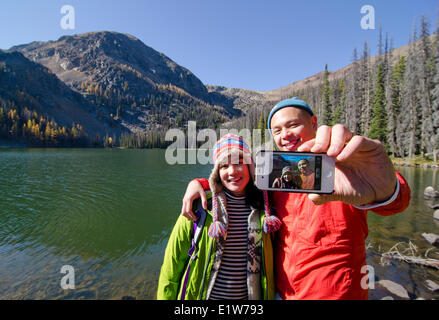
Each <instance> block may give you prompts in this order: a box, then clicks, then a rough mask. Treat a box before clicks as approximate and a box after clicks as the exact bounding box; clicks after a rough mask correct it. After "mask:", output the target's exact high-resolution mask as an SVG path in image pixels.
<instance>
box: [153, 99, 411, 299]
mask: <svg viewBox="0 0 439 320" xmlns="http://www.w3.org/2000/svg"><path fill="white" fill-rule="evenodd" d="M267 126H268V129H269V130H270V133H271V135H272V137H273V139H274V142H275V145H276V147H277V148H278V149H279V150H280V151H300V152H314V153H321V152H324V153H326V154H327V155H328V156H330V157H334V158H335V160H336V168H335V181H334V193H333V194H329V195H328V194H304V193H287V192H277V191H276V192H271V193H270V194H267V192H266V191H264V192H262V191H260V190H258V189H257V188H256V187H255V186H254V164H253V161H252V159H251V153H250V150H249V148H248V147H247V145H246V143H245V142H244V141H243V139H242V138H240V137H238V136H234V135H227V136H225V137H223V138H221V139H220V140H219V141H218V142H217V143H216V145H215V148H214V168H213V170H212V173H211V175H210V177H209V179H208V180H207V179H195V180H193V181H191V182H190V183H189V185H188V187H187V190H186V193H185V195H184V198H183V204H182V210H181V215H180V217H179V219H178V221H177V223H176V225H175V227H174V229H173V231H172V234H171V236H170V239H169V242H168V245H167V248H166V252H165V257H164V262H163V266H162V269H161V273H160V278H159V284H158V292H157V298H158V299H273V298H274V297H275V296H276V298H277V299H313V300H320V299H328V300H329V299H331V300H332V299H356V300H357V299H358V300H359V299H368V288H367V286H365V285H364V283H365V281H362V279H363V278H364V277H365V276H366V277H367V275H365V274H364V273H362V270H364V268H363V267H364V266H365V265H366V249H365V239H366V237H367V235H368V225H367V211H368V210H370V211H372V212H374V213H377V214H379V215H382V216H388V215H393V214H396V213H398V212H402V211H404V210H405V209H406V208H407V207H408V205H409V202H410V188H409V186H408V184H407V182H406V181H405V179H404V178H403V177H402V176H401V175H400V174H399V173H398V172H397V171H395V169H394V167H393V164H392V162H391V160H390V159H389V157H388V155H387V153H386V151H385V149H384V147H383V145H382V144H381V143H380V141H378V140H372V139H369V138H366V137H363V136H358V135H354V134H353V133H352V132H351V131H349V130H348V129H347V128H346V127H345V126H343V125H340V124H337V125H334V126H333V127H330V126H326V125H322V126H320V127H317V117H316V116H315V115H314V113H313V111H312V110H311V108H310V107H309V106H308V104H307V103H306V102H304V101H302V100H300V99H298V98H290V99H286V100H283V101H281V102H279V103H278V104H277V105H275V106H274V108H273V109H272V110H271V112H270V114H269V116H268V123H267ZM233 160H235V161H233ZM196 199H200V201H201V206H202V207H203V208H204V210H206V212H207V214H206V219H205V222H204V225H203V227H202V228H200V230H201V235H200V237H199V238H197V239H196V243H194V245H193V243H192V242H193V240H194V233H195V230H196V228H195V226H196V225H197V223H194V221H197V219H198V218H197V217H196V216H195V214H194V212H193V209H196V208H195V205H194V200H196ZM273 209H274V210H273ZM197 212H200V210H197ZM272 213H275V215H274V214H272ZM198 221H199V220H198ZM192 248H193V250H192V252H190V255H188V251H190V250H191V249H192Z"/></svg>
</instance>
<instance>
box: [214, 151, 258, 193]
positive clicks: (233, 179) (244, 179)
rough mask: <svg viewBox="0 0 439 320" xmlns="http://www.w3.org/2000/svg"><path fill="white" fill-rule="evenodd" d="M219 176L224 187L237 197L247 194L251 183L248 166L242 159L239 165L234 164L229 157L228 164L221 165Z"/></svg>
mask: <svg viewBox="0 0 439 320" xmlns="http://www.w3.org/2000/svg"><path fill="white" fill-rule="evenodd" d="M219 176H220V179H221V183H222V185H223V186H224V187H225V188H227V189H228V190H230V191H231V192H233V193H234V194H237V195H243V194H244V193H245V187H246V186H247V184H248V182H249V181H250V172H249V169H248V165H247V164H245V163H244V160H243V159H242V158H241V157H240V158H239V163H237V164H233V163H232V161H231V156H229V159H228V161H227V162H224V163H222V164H220V165H219Z"/></svg>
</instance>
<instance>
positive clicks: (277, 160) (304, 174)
mask: <svg viewBox="0 0 439 320" xmlns="http://www.w3.org/2000/svg"><path fill="white" fill-rule="evenodd" d="M321 172H322V156H304V155H286V154H274V155H273V170H272V172H271V173H270V177H269V186H270V187H271V188H275V189H301V190H320V187H321Z"/></svg>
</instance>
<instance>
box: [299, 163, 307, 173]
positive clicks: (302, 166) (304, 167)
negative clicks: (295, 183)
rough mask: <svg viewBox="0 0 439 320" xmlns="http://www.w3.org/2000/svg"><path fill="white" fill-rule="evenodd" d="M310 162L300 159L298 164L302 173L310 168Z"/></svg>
mask: <svg viewBox="0 0 439 320" xmlns="http://www.w3.org/2000/svg"><path fill="white" fill-rule="evenodd" d="M308 167H309V163H308V162H307V161H299V163H298V164H297V168H299V171H300V172H301V173H305V172H306V171H307V170H308Z"/></svg>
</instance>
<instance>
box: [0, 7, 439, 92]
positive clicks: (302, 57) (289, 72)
mask: <svg viewBox="0 0 439 320" xmlns="http://www.w3.org/2000/svg"><path fill="white" fill-rule="evenodd" d="M65 5H70V6H71V7H73V9H74V29H73V30H72V29H63V27H62V24H61V21H62V20H63V19H64V21H65V20H66V18H63V17H65V16H66V14H67V12H65V11H64V13H61V8H62V7H63V6H65ZM366 5H367V6H370V7H372V8H373V12H372V11H371V10H370V9H369V10H366V11H363V13H362V12H361V9H362V7H363V6H366ZM370 7H369V8H370ZM438 9H439V0H416V1H414V0H384V1H383V0H332V1H328V0H318V1H317V0H307V1H306V0H304V1H302V0H143V1H141V0H106V1H101V0H87V1H86V0H45V1H35V0H1V1H0V30H1V33H0V49H9V48H10V47H12V46H14V45H19V44H25V43H29V42H32V41H48V40H57V39H58V38H60V37H61V36H63V35H73V34H81V33H85V32H90V31H103V30H108V31H117V32H121V33H129V34H131V35H134V36H135V37H137V38H139V39H140V40H141V41H142V42H144V43H145V44H146V45H147V46H150V47H152V48H153V49H155V50H157V51H159V52H162V53H163V54H165V55H166V56H168V57H169V58H170V59H172V60H173V61H175V62H176V63H178V64H180V65H181V66H183V67H185V68H187V69H189V70H190V71H191V72H193V73H194V74H195V75H196V76H197V77H198V78H199V79H200V80H201V81H202V82H203V83H204V84H211V85H222V86H226V87H233V88H245V89H251V90H256V91H267V90H274V89H277V88H280V87H283V86H286V85H288V84H290V83H292V82H294V81H298V80H301V79H304V78H306V77H309V76H312V75H314V74H316V73H318V72H320V71H323V70H324V68H325V64H328V69H329V71H331V70H338V69H340V68H342V67H344V66H346V65H348V64H350V63H351V61H352V56H353V50H354V48H357V50H358V52H361V51H362V48H363V44H364V42H365V41H367V42H368V43H369V45H370V47H371V54H372V55H375V54H376V53H377V43H378V35H379V28H380V26H381V28H382V30H383V36H385V33H388V35H389V38H390V37H392V39H393V46H394V47H399V46H402V45H405V44H407V43H408V39H409V35H410V33H411V32H412V29H413V25H414V22H415V21H419V19H420V17H421V16H422V15H427V16H428V17H429V21H430V24H431V31H433V30H435V28H436V25H437V20H438V18H437V16H438V14H437V13H438ZM372 13H373V18H374V19H373V21H372V19H368V18H369V17H371V16H372ZM70 22H71V21H69V23H70ZM362 22H363V24H362ZM372 22H374V25H373V24H372ZM64 25H65V24H64ZM70 26H71V25H70ZM373 27H374V29H373Z"/></svg>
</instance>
